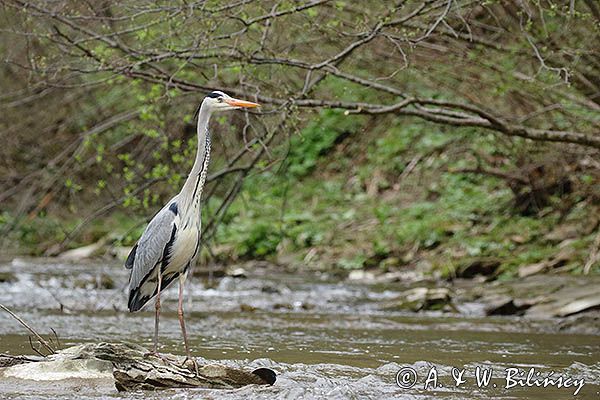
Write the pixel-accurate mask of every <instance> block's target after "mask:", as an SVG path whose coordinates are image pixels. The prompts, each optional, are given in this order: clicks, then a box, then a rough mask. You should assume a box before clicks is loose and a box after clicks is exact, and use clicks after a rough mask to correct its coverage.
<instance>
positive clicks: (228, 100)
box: [202, 90, 258, 111]
mask: <svg viewBox="0 0 600 400" xmlns="http://www.w3.org/2000/svg"><path fill="white" fill-rule="evenodd" d="M202 104H205V105H206V106H207V107H209V108H210V110H211V111H227V110H237V109H238V108H254V107H258V104H256V103H253V102H251V101H246V100H240V99H234V98H233V97H231V96H229V95H227V94H225V93H223V92H221V91H219V90H215V91H214V92H210V93H209V94H207V95H206V97H205V98H204V101H203V102H202Z"/></svg>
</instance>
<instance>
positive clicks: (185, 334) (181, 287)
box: [177, 275, 192, 359]
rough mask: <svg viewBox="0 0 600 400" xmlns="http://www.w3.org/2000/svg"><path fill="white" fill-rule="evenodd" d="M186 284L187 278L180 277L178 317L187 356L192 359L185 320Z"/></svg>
mask: <svg viewBox="0 0 600 400" xmlns="http://www.w3.org/2000/svg"><path fill="white" fill-rule="evenodd" d="M184 283H185V277H184V276H183V275H180V276H179V305H178V307H177V315H178V316H179V325H180V326H181V333H182V334H183V344H184V345H185V355H186V356H187V358H189V359H191V358H192V357H191V354H190V346H189V345H188V339H187V333H186V331H185V320H184V318H183V286H184Z"/></svg>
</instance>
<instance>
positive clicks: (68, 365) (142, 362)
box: [0, 343, 276, 391]
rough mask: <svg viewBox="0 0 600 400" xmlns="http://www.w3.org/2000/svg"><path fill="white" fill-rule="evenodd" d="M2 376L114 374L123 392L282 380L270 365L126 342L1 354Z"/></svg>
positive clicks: (47, 377)
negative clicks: (241, 365) (206, 359)
mask: <svg viewBox="0 0 600 400" xmlns="http://www.w3.org/2000/svg"><path fill="white" fill-rule="evenodd" d="M2 366H4V367H3V368H2ZM0 376H3V377H6V378H13V379H24V380H34V381H56V380H66V379H110V378H112V379H114V383H115V386H116V388H117V390H119V391H130V390H139V389H142V390H156V389H169V388H183V387H187V388H211V389H232V388H238V387H242V386H246V385H272V384H273V383H274V382H275V379H276V375H275V372H273V371H272V370H270V369H268V368H259V369H256V370H254V371H245V370H242V369H236V368H231V367H227V366H224V365H219V364H207V365H198V364H197V363H196V362H195V361H192V360H186V359H185V357H181V356H174V355H170V354H164V355H162V354H161V355H155V354H152V353H150V352H149V351H148V350H147V349H145V348H144V347H141V346H138V345H133V344H125V343H88V344H83V345H79V346H74V347H69V348H67V349H64V350H61V351H59V352H58V353H56V354H53V355H50V356H48V357H47V358H33V357H14V356H2V355H0Z"/></svg>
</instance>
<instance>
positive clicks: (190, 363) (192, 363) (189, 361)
mask: <svg viewBox="0 0 600 400" xmlns="http://www.w3.org/2000/svg"><path fill="white" fill-rule="evenodd" d="M181 366H182V367H183V368H187V369H189V370H190V371H194V372H196V375H199V374H200V371H199V370H198V361H196V359H195V358H192V357H190V356H186V357H185V360H183V363H182V364H181Z"/></svg>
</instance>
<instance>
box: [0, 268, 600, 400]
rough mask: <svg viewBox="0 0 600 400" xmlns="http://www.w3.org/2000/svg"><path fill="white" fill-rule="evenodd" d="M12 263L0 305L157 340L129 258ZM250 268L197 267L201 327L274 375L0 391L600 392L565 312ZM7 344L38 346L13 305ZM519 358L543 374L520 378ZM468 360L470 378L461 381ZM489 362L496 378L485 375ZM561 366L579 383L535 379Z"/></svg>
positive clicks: (587, 349) (63, 324)
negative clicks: (429, 301)
mask: <svg viewBox="0 0 600 400" xmlns="http://www.w3.org/2000/svg"><path fill="white" fill-rule="evenodd" d="M261 271H262V272H261ZM2 272H10V273H14V276H13V277H12V279H10V280H9V282H4V283H0V304H4V305H5V306H7V307H9V308H11V309H12V310H13V311H14V312H16V313H17V314H18V315H20V316H21V317H22V318H23V319H24V320H25V321H28V322H30V323H31V325H32V326H33V327H34V328H35V329H37V330H38V331H40V332H42V333H48V332H50V328H52V329H54V330H55V331H56V332H57V334H58V337H59V339H60V346H61V347H67V346H71V345H74V344H79V343H85V342H95V341H111V342H117V341H126V342H134V343H138V344H142V345H145V346H147V347H149V346H151V343H152V334H153V313H152V307H149V308H148V311H143V312H139V313H135V314H130V313H128V312H126V310H125V304H126V295H125V285H126V282H127V271H126V270H125V269H124V268H122V267H121V266H119V265H110V264H93V263H92V264H77V265H71V264H61V263H58V262H57V261H47V260H15V261H12V262H8V263H5V264H2V265H0V273H2ZM106 275H109V276H111V277H112V279H113V280H114V283H115V285H114V286H115V287H114V288H105V287H106V286H108V287H110V286H111V285H110V282H109V283H108V284H107V282H106V280H105V279H103V278H102V276H106ZM248 275H249V276H248V277H247V278H232V277H225V278H222V279H220V280H218V281H217V283H216V286H214V287H213V288H210V289H207V288H206V287H205V285H204V284H203V283H202V282H200V279H198V278H194V279H192V280H191V282H190V283H189V285H188V288H187V290H188V294H190V293H191V295H192V299H193V300H192V301H189V300H188V301H186V308H187V310H188V311H187V324H188V332H189V335H190V338H191V346H192V348H193V351H194V354H196V355H198V356H200V357H202V358H206V359H210V360H215V361H217V362H219V363H224V364H226V365H231V366H237V367H242V368H247V369H253V368H256V367H259V366H266V367H269V368H271V369H273V370H274V371H276V372H277V375H278V376H277V382H276V383H275V385H274V386H272V387H257V386H247V387H243V388H240V389H235V390H196V389H194V390H190V389H177V390H168V391H160V392H133V393H118V392H117V391H116V390H115V389H114V385H113V384H112V382H111V381H110V380H109V379H81V378H71V379H67V380H60V381H39V380H38V381H36V380H33V379H31V380H30V379H27V380H23V379H16V378H7V377H2V376H1V375H0V398H1V399H4V398H7V399H13V398H14V399H34V398H36V399H37V398H42V399H50V398H61V399H100V398H107V399H138V398H139V399H142V398H151V399H159V398H171V397H172V398H176V399H204V398H210V399H248V398H250V399H256V398H264V399H274V398H285V399H311V398H327V399H336V398H339V399H386V398H407V399H432V398H436V399H437V398H444V399H464V398H469V399H472V398H497V399H532V398H544V399H565V398H574V396H573V394H574V392H575V391H576V390H577V385H581V384H583V387H582V388H581V389H580V390H579V391H578V393H577V396H575V398H582V399H588V398H589V399H599V398H600V395H599V392H600V336H595V335H577V334H566V333H548V332H549V330H548V329H545V328H546V327H548V326H551V325H552V324H554V322H553V321H548V320H546V321H536V320H525V319H520V318H516V317H495V318H491V317H485V318H481V317H465V316H460V315H448V314H441V313H437V314H436V313H431V314H411V313H403V312H384V311H381V310H380V304H381V302H384V301H386V300H389V299H392V298H394V297H396V296H398V294H399V293H400V291H401V290H402V287H401V286H400V285H398V284H395V285H388V286H387V287H374V286H364V285H363V286H361V285H358V284H357V285H352V284H348V283H339V282H336V281H335V280H330V279H328V278H326V277H318V276H317V277H315V276H312V275H311V276H303V275H299V274H296V275H290V274H283V273H282V274H278V273H274V272H273V271H272V270H261V269H260V268H259V269H257V270H256V271H253V272H252V273H249V274H248ZM163 299H164V302H163V314H162V318H161V325H160V343H161V349H160V351H162V352H165V353H176V354H181V353H182V350H183V345H182V341H181V336H180V331H179V323H178V321H177V314H176V301H177V289H176V287H173V288H171V289H169V290H168V291H167V292H166V294H165V295H164V296H163ZM0 353H9V354H33V351H32V350H31V347H30V343H29V339H28V335H27V332H25V331H24V329H23V327H21V326H20V325H19V324H18V323H17V322H16V321H14V320H13V319H12V318H11V317H10V316H8V315H7V314H6V313H2V312H0ZM453 368H456V369H455V370H453ZM510 368H518V369H519V370H520V371H521V372H524V373H528V372H530V371H532V372H530V373H533V374H534V375H533V376H532V377H530V380H529V381H526V380H525V378H523V379H522V380H519V379H517V377H516V376H514V375H511V374H513V373H516V370H512V369H510ZM478 369H479V375H477V372H476V371H477V370H478ZM461 370H464V372H463V375H462V376H461V377H462V379H463V380H464V382H463V383H461V384H460V385H458V386H456V379H458V378H459V374H460V371H461ZM486 371H488V372H489V371H491V373H492V379H491V380H490V381H489V382H488V383H487V384H486V383H485V382H480V383H479V385H478V383H477V376H479V377H480V378H482V377H483V375H484V373H485V372H486ZM550 372H553V374H552V375H550ZM538 373H539V374H538ZM507 374H508V376H509V377H510V379H508V378H507ZM536 374H537V375H536ZM549 375H550V377H551V378H553V379H554V380H555V381H557V380H558V378H562V380H563V383H564V384H567V383H568V384H569V385H568V386H570V387H560V388H558V387H557V385H556V384H554V385H550V386H548V387H537V386H535V382H538V383H539V382H542V379H543V378H544V377H547V376H549ZM453 376H454V378H453ZM32 378H41V377H32ZM415 378H416V382H415ZM567 378H571V381H565V379H567ZM573 380H574V381H573ZM413 382H415V383H414V385H413ZM426 383H427V387H425V386H426ZM519 383H522V385H524V386H522V385H521V384H519ZM542 383H543V382H542ZM513 384H514V385H515V386H513V387H510V386H511V385H513ZM507 385H508V386H509V387H508V388H507V387H506V386H507ZM530 385H534V386H530ZM401 386H402V387H401ZM409 386H410V387H409Z"/></svg>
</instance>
